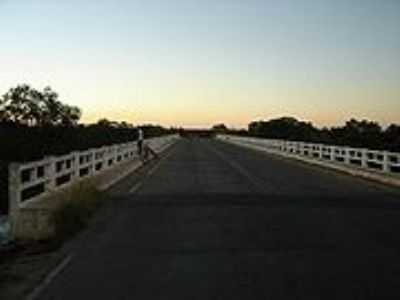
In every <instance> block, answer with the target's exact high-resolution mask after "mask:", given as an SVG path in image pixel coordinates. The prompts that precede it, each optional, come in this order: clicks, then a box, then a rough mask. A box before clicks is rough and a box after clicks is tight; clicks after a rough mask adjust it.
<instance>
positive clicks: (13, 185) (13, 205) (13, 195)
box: [8, 163, 21, 218]
mask: <svg viewBox="0 0 400 300" xmlns="http://www.w3.org/2000/svg"><path fill="white" fill-rule="evenodd" d="M20 203H21V174H20V164H16V163H11V164H10V165H9V166H8V206H9V211H10V216H11V218H14V216H16V215H17V214H18V210H19V204H20Z"/></svg>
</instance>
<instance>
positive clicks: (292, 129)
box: [238, 117, 400, 152]
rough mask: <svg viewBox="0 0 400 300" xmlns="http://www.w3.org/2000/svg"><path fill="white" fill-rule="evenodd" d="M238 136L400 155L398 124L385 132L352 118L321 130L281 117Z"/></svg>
mask: <svg viewBox="0 0 400 300" xmlns="http://www.w3.org/2000/svg"><path fill="white" fill-rule="evenodd" d="M238 133H239V134H246V135H250V136H255V137H262V138H269V139H285V140H293V141H303V142H313V143H324V144H331V145H343V146H351V147H360V148H369V149H376V150H388V151H392V152H400V125H396V124H392V125H390V126H388V127H387V128H385V129H384V128H383V127H382V126H381V125H380V124H379V123H377V122H373V121H369V120H355V119H351V120H349V121H348V122H346V124H345V125H343V126H337V127H331V128H327V127H324V128H322V129H320V128H317V127H315V126H314V125H313V124H312V123H310V122H303V121H299V120H297V119H295V118H291V117H284V118H279V119H273V120H269V121H256V122H251V123H250V124H249V125H248V130H247V132H243V131H242V132H238Z"/></svg>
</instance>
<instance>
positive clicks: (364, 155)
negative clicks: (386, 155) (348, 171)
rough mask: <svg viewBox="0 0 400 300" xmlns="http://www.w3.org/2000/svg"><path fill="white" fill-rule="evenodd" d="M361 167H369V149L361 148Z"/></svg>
mask: <svg viewBox="0 0 400 300" xmlns="http://www.w3.org/2000/svg"><path fill="white" fill-rule="evenodd" d="M361 167H363V168H368V149H362V150H361Z"/></svg>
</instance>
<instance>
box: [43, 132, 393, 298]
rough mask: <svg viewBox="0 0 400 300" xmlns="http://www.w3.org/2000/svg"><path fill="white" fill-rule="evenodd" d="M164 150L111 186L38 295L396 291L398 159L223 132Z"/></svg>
mask: <svg viewBox="0 0 400 300" xmlns="http://www.w3.org/2000/svg"><path fill="white" fill-rule="evenodd" d="M129 149H130V148H129V147H127V148H126V153H127V154H128V155H127V156H126V157H127V158H129V153H130V150H129ZM163 149H164V151H163V152H162V155H161V159H160V160H158V161H152V162H151V163H148V164H146V165H145V166H142V167H141V168H140V169H138V170H137V171H136V172H131V173H128V174H125V175H126V176H124V177H123V178H122V179H121V180H119V181H118V182H117V183H115V184H114V185H112V186H111V187H108V189H107V197H108V200H115V201H112V203H117V204H114V205H113V206H112V210H111V211H110V210H108V211H107V207H108V206H107V205H106V206H105V208H103V211H100V212H99V214H105V215H107V216H108V218H107V222H103V223H100V224H96V223H94V224H93V225H92V226H93V228H91V229H90V230H89V231H88V232H86V233H85V235H84V236H83V237H81V238H80V239H79V238H78V239H77V240H76V241H74V243H73V244H72V246H70V248H69V251H68V256H67V257H66V259H65V260H64V262H63V264H62V265H61V268H60V269H59V270H58V272H57V276H52V280H51V281H48V282H49V283H48V284H46V285H45V286H44V287H43V289H41V290H40V295H39V296H38V299H92V298H95V299H372V298H374V299H376V298H380V299H385V298H387V297H393V296H394V295H397V296H399V295H400V286H399V284H398V280H399V278H398V274H400V258H399V250H400V236H399V234H398V228H400V192H399V189H398V188H396V187H395V185H396V183H397V182H398V174H397V170H398V169H397V168H398V166H399V163H400V158H399V156H398V154H390V153H375V152H371V153H370V152H368V151H367V150H357V149H350V148H346V149H344V150H343V149H341V148H337V149H336V148H332V147H331V148H329V149H328V148H327V147H324V146H321V145H319V146H318V145H306V144H304V143H303V144H295V143H293V142H282V141H262V140H259V139H245V138H238V137H229V136H228V137H227V136H220V137H218V138H217V139H204V138H201V139H200V138H196V137H193V138H188V139H186V138H181V139H178V138H175V139H174V140H173V142H171V143H170V144H168V147H164V148H163ZM343 151H344V152H343ZM359 153H361V154H359ZM122 157H124V155H122ZM295 158H297V159H295ZM299 158H301V159H299ZM310 161H318V162H319V165H315V163H314V164H310ZM82 163H86V166H88V164H89V161H82ZM339 169H340V170H339ZM346 169H352V170H353V171H354V170H358V171H357V172H359V173H356V174H352V175H349V174H346V172H345V170H346ZM369 169H372V170H369ZM94 172H95V171H94ZM347 173H349V172H347ZM367 173H368V174H372V175H371V176H372V177H371V178H375V179H379V178H381V180H378V181H381V182H380V183H379V182H378V181H371V180H366V179H364V178H362V177H367V176H365V175H363V176H362V174H367ZM354 175H357V176H354ZM358 175H359V176H358ZM371 178H370V179H371ZM382 178H384V180H383V179H382ZM383 181H386V184H382V182H383ZM387 183H392V186H390V185H387ZM393 183H394V184H393ZM110 202H111V201H110ZM395 298H396V297H395Z"/></svg>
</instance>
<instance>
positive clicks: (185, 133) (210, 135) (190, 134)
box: [179, 129, 215, 138]
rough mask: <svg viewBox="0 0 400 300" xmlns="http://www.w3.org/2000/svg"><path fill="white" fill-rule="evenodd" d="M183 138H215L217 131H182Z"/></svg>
mask: <svg viewBox="0 0 400 300" xmlns="http://www.w3.org/2000/svg"><path fill="white" fill-rule="evenodd" d="M179 134H180V136H181V137H185V138H192V137H199V138H213V137H215V131H213V130H210V129H181V130H180V132H179Z"/></svg>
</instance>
